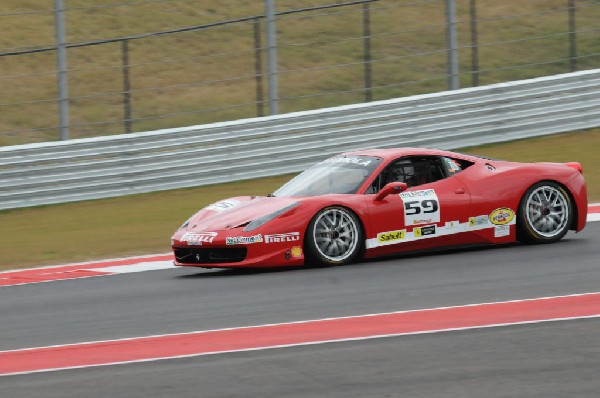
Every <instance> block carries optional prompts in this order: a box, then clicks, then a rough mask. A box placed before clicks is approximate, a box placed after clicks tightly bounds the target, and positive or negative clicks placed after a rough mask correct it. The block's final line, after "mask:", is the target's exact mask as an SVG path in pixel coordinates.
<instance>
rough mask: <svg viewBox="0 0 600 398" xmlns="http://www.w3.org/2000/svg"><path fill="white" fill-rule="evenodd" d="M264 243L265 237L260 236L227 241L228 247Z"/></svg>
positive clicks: (238, 237) (227, 239)
mask: <svg viewBox="0 0 600 398" xmlns="http://www.w3.org/2000/svg"><path fill="white" fill-rule="evenodd" d="M262 241H263V236H262V235H260V234H258V235H254V236H234V237H229V238H226V239H225V244H227V245H250V244H252V243H260V242H262Z"/></svg>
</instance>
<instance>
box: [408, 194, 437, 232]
mask: <svg viewBox="0 0 600 398" xmlns="http://www.w3.org/2000/svg"><path fill="white" fill-rule="evenodd" d="M400 198H402V202H403V203H404V223H405V225H418V224H431V223H434V222H439V221H440V202H439V201H438V197H437V195H436V193H435V191H434V190H433V189H425V190H422V191H409V192H402V193H401V194H400Z"/></svg>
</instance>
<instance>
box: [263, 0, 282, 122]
mask: <svg viewBox="0 0 600 398" xmlns="http://www.w3.org/2000/svg"><path fill="white" fill-rule="evenodd" d="M265 15H266V17H267V26H266V29H267V63H268V70H269V72H268V73H269V114H270V115H277V114H278V113H279V88H278V84H277V83H278V82H277V79H278V77H277V28H276V27H275V6H274V4H273V0H265Z"/></svg>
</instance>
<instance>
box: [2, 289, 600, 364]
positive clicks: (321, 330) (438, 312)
mask: <svg viewBox="0 0 600 398" xmlns="http://www.w3.org/2000/svg"><path fill="white" fill-rule="evenodd" d="M598 316H600V293H588V294H581V295H573V296H563V297H551V298H540V299H532V300H520V301H510V302H499V303H489V304H478V305H470V306H460V307H448V308H434V309H426V310H416V311H406V312H395V313H387V314H372V315H363V316H355V317H347V318H334V319H323V320H314V321H305V322H296V323H287V324H274V325H264V326H254V327H243V328H236V329H224V330H214V331H199V332H192V333H183V334H175V335H163V336H151V337H141V338H133V339H124V340H112V341H102V342H90V343H81V344H73V345H64V346H51V347H40V348H31V349H23V350H13V351H3V352H2V351H0V375H9V374H19V373H31V372H39V371H49V370H58V369H68V368H78V367H89V366H101V365H110V364H117V363H130V362H140V361H149V360H158V359H167V358H177V357H188V356H199V355H208V354H216V353H223V352H232V351H244V350H255V349H267V348H275V347H282V346H295V345H305V344H318V343H324V342H333V341H344V340H355V339H367V338H376V337H384V336H398V335H406V334H416V333H432V332H440V331H450V330H457V329H459V330H460V329H471V328H481V327H490V326H500V325H511V324H519V323H531V322H544V321H552V320H563V319H573V318H584V317H598Z"/></svg>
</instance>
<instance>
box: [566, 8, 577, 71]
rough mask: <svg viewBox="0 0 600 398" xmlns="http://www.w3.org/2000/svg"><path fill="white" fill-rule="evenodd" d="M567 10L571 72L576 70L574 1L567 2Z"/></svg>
mask: <svg viewBox="0 0 600 398" xmlns="http://www.w3.org/2000/svg"><path fill="white" fill-rule="evenodd" d="M568 2H569V5H568V10H569V67H570V70H571V72H575V71H576V70H577V26H576V24H575V9H576V6H575V0H568Z"/></svg>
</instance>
